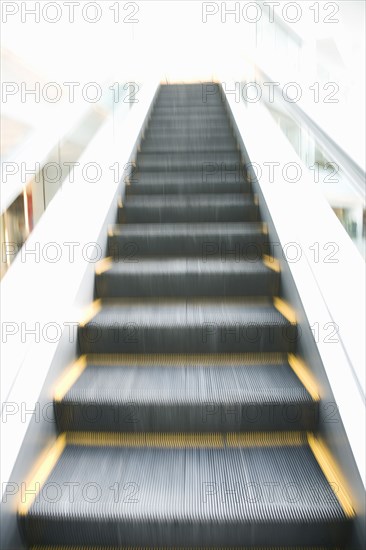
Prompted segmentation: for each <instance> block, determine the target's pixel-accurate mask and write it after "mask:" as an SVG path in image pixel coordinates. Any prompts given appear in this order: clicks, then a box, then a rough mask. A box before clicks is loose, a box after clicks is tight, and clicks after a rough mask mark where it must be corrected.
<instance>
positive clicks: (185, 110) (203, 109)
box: [152, 101, 227, 118]
mask: <svg viewBox="0 0 366 550" xmlns="http://www.w3.org/2000/svg"><path fill="white" fill-rule="evenodd" d="M211 114H212V115H214V116H216V115H220V116H222V115H225V116H227V112H226V110H225V109H224V108H223V105H222V103H221V102H219V103H217V104H216V105H212V104H209V103H204V102H203V101H202V103H200V104H199V105H190V104H187V105H183V104H180V105H177V104H173V105H167V104H164V103H159V104H156V105H155V107H154V110H153V112H152V116H153V117H154V118H155V117H157V116H172V117H174V116H176V115H178V116H183V115H188V116H198V117H200V116H202V115H204V116H206V115H211Z"/></svg>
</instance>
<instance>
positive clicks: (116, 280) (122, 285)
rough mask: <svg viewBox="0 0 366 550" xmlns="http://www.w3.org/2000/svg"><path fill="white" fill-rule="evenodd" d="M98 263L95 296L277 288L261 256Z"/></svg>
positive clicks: (257, 292)
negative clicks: (244, 259) (253, 259)
mask: <svg viewBox="0 0 366 550" xmlns="http://www.w3.org/2000/svg"><path fill="white" fill-rule="evenodd" d="M100 265H101V267H100V268H98V267H97V273H96V280H95V286H96V296H97V297H98V298H123V297H133V296H135V297H136V296H140V297H142V296H249V295H252V296H274V295H277V294H278V291H279V279H280V274H279V273H278V272H277V271H276V270H274V269H271V268H270V267H267V266H266V265H265V264H264V263H263V261H262V259H260V260H257V261H255V262H249V261H235V258H234V259H233V258H228V259H225V260H224V261H222V260H221V258H214V259H211V258H210V257H208V258H206V259H201V258H164V257H156V258H140V259H139V261H138V262H134V261H133V259H132V261H120V262H112V261H110V260H108V261H102V262H101V264H100ZM103 266H105V267H103Z"/></svg>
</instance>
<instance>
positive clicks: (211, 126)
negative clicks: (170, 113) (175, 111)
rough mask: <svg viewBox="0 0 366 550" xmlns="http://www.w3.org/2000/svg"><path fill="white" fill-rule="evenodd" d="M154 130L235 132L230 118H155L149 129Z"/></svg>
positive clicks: (183, 132) (217, 133) (211, 132)
mask: <svg viewBox="0 0 366 550" xmlns="http://www.w3.org/2000/svg"><path fill="white" fill-rule="evenodd" d="M150 130H151V131H154V132H160V133H163V132H176V133H177V132H178V133H182V134H185V133H187V134H188V133H193V132H194V133H197V132H202V131H204V132H207V133H210V134H216V135H219V134H221V133H222V132H224V133H231V135H232V133H233V131H232V129H231V126H230V123H229V120H228V119H226V118H223V119H212V118H207V119H204V120H196V119H192V120H187V119H182V120H177V119H175V118H174V119H169V118H166V119H165V120H160V121H155V119H154V118H153V119H152V120H151V122H150V123H149V126H148V129H147V131H148V132H149V131H150Z"/></svg>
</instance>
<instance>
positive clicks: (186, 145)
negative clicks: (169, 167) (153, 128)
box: [141, 134, 236, 153]
mask: <svg viewBox="0 0 366 550" xmlns="http://www.w3.org/2000/svg"><path fill="white" fill-rule="evenodd" d="M235 149H236V142H235V140H234V137H233V136H227V137H226V138H225V137H221V136H215V135H211V136H203V137H202V136H192V135H191V136H189V135H181V134H178V135H175V136H168V137H156V136H154V137H148V138H146V139H144V141H143V142H142V144H141V151H142V152H143V153H163V152H164V153H168V152H169V153H187V152H194V151H196V152H199V153H201V152H217V153H225V152H227V151H230V152H232V151H235Z"/></svg>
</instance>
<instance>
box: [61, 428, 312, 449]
mask: <svg viewBox="0 0 366 550" xmlns="http://www.w3.org/2000/svg"><path fill="white" fill-rule="evenodd" d="M66 443H67V444H68V445H80V446H96V447H99V446H108V447H164V448H185V447H190V448H192V447H208V448H224V447H255V446H257V447H272V446H273V447H281V446H300V445H306V444H307V439H306V433H305V432H299V431H291V432H244V433H236V432H235V433H224V434H222V433H207V434H206V433H167V432H164V433H158V432H149V433H146V432H141V433H137V432H136V433H123V432H67V433H66Z"/></svg>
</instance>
